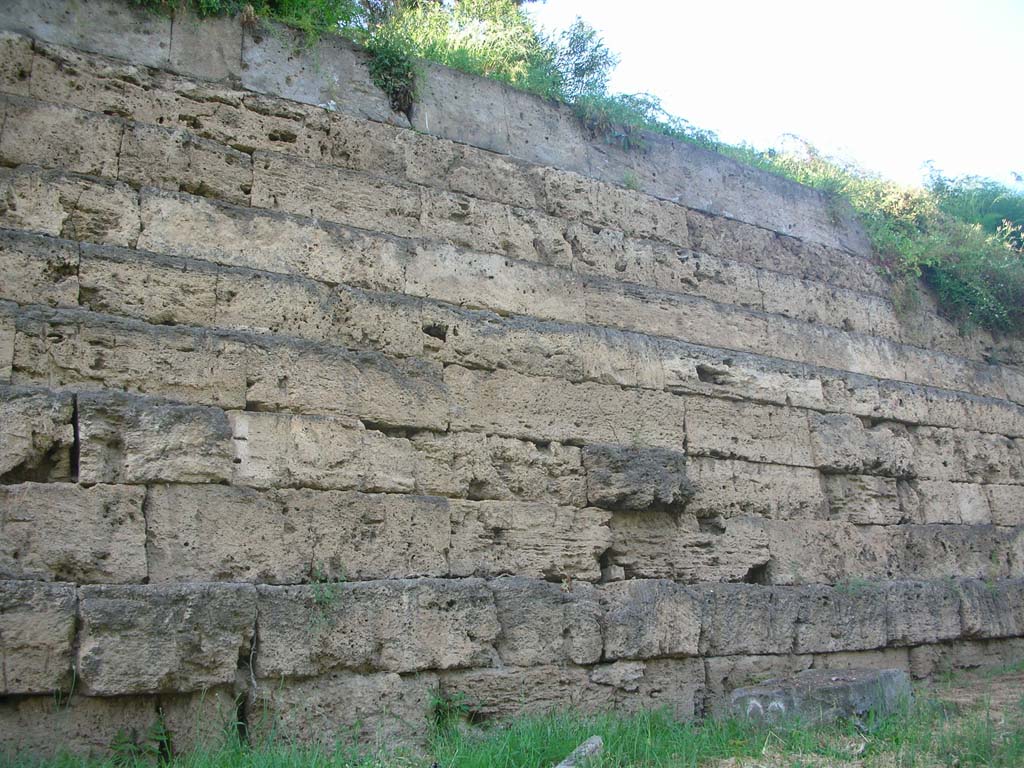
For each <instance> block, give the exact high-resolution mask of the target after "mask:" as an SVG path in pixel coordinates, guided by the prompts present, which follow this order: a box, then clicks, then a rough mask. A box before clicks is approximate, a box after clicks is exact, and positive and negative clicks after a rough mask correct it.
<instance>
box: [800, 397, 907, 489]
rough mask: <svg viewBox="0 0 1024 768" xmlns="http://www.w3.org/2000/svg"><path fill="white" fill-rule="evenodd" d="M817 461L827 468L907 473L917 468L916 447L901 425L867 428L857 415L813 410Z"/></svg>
mask: <svg viewBox="0 0 1024 768" xmlns="http://www.w3.org/2000/svg"><path fill="white" fill-rule="evenodd" d="M808 420H809V421H810V425H811V444H812V453H813V456H814V464H815V465H816V466H818V467H819V468H821V469H822V470H824V471H825V472H837V473H845V474H865V475H890V476H894V477H903V476H905V475H908V474H912V473H913V470H914V458H915V456H914V451H913V445H912V443H911V440H910V438H909V437H908V435H907V434H906V431H905V430H904V429H903V428H901V427H900V426H899V425H895V424H893V425H879V426H877V427H872V428H867V427H865V426H864V423H863V422H862V421H861V420H860V419H858V418H857V417H856V416H848V415H844V414H838V413H830V414H809V415H808Z"/></svg>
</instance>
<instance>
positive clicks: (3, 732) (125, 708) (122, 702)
mask: <svg viewBox="0 0 1024 768" xmlns="http://www.w3.org/2000/svg"><path fill="white" fill-rule="evenodd" d="M157 722H158V716H157V709H156V699H155V698H154V697H150V696H115V697H111V698H107V697H92V696H73V697H72V698H71V699H70V700H69V701H68V702H67V703H66V704H58V703H57V702H56V701H55V699H54V696H53V694H52V693H49V694H46V695H43V696H16V697H15V696H12V697H10V698H5V699H3V700H0V751H4V752H5V753H6V754H11V755H31V756H32V757H33V758H58V757H60V756H61V755H63V754H65V753H71V754H73V755H80V756H91V757H94V758H100V757H109V756H111V755H112V749H111V747H112V745H113V744H115V743H116V740H117V737H118V734H121V735H122V738H124V737H127V738H129V739H132V738H134V739H136V740H137V741H140V740H141V741H144V740H145V738H146V736H147V735H148V734H149V733H150V729H152V728H153V726H155V725H156V724H157Z"/></svg>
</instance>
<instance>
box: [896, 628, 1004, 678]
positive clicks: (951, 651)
mask: <svg viewBox="0 0 1024 768" xmlns="http://www.w3.org/2000/svg"><path fill="white" fill-rule="evenodd" d="M1022 657H1024V638H1013V639H1005V640H962V641H959V642H951V643H938V644H935V645H919V646H917V647H915V648H911V649H910V673H911V674H912V675H913V676H914V677H915V678H918V679H923V678H930V677H934V676H936V675H939V674H943V673H950V672H956V671H959V670H962V669H977V668H979V667H1002V666H1005V665H1007V664H1016V663H1017V662H1019V661H1020V660H1021V658H1022Z"/></svg>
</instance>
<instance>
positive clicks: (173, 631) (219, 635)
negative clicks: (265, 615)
mask: <svg viewBox="0 0 1024 768" xmlns="http://www.w3.org/2000/svg"><path fill="white" fill-rule="evenodd" d="M79 614H80V616H81V621H82V628H81V636H80V639H79V647H78V661H77V665H76V667H77V669H78V675H79V679H80V682H81V685H82V690H83V692H84V693H87V694H89V695H94V696H116V695H124V694H138V693H159V692H163V691H168V692H175V691H198V690H202V689H204V688H212V687H214V686H218V685H226V684H230V683H233V682H234V679H235V673H236V671H237V669H238V663H239V659H240V658H246V657H248V655H249V651H250V645H251V643H252V637H253V633H254V632H255V625H256V589H255V588H254V587H251V586H247V585H242V584H223V585H220V584H182V585H172V586H165V585H143V586H118V587H112V586H95V587H82V588H81V589H80V590H79Z"/></svg>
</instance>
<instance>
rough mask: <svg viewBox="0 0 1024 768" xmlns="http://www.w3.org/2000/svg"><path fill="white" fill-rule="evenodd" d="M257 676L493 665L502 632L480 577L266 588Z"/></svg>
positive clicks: (261, 590) (261, 609)
mask: <svg viewBox="0 0 1024 768" xmlns="http://www.w3.org/2000/svg"><path fill="white" fill-rule="evenodd" d="M258 593H259V601H258V607H259V617H260V619H259V639H258V643H259V646H258V648H259V650H258V653H257V654H256V668H255V674H256V676H257V677H258V678H267V679H274V678H279V677H295V676H297V677H311V676H314V675H319V674H323V673H327V672H332V671H334V670H336V669H351V670H354V671H367V670H371V671H384V672H418V671H422V670H426V669H456V668H462V667H475V666H488V665H490V664H491V663H492V662H493V661H494V658H495V657H494V648H493V644H494V641H495V640H496V638H497V637H498V633H499V631H500V627H499V625H498V616H497V612H496V609H495V605H494V596H493V595H492V594H491V591H490V590H489V589H488V588H487V585H486V583H485V582H483V581H482V580H480V579H459V580H449V579H415V580H407V581H372V582H363V583H350V584H349V583H336V582H326V583H320V584H312V585H310V586H304V587H259V591H258Z"/></svg>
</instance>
